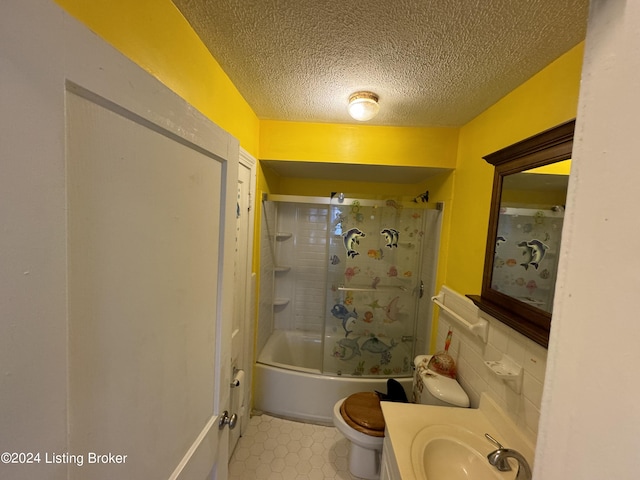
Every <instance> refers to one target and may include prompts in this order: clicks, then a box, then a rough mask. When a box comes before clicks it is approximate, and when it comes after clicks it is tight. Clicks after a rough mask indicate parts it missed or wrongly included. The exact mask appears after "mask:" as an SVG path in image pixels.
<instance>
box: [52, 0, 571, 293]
mask: <svg viewBox="0 0 640 480" xmlns="http://www.w3.org/2000/svg"><path fill="white" fill-rule="evenodd" d="M55 1H56V2H57V3H58V4H59V5H60V6H62V8H64V9H65V10H66V11H67V12H69V13H70V14H71V15H73V16H75V17H76V18H78V19H79V20H80V21H82V22H83V23H84V24H86V25H87V26H88V27H89V28H91V29H92V30H93V31H95V32H96V33H97V34H98V35H100V36H101V37H102V38H103V39H104V40H105V41H107V42H108V43H110V44H112V45H113V46H114V47H115V48H117V49H118V50H119V51H121V52H122V53H123V54H124V55H126V56H128V57H129V58H130V59H131V60H133V61H134V62H136V63H137V64H138V65H140V66H141V67H142V68H144V69H145V70H147V71H148V72H150V73H151V74H152V75H154V76H155V77H156V78H158V79H159V80H160V81H161V82H162V83H164V84H165V85H166V86H167V87H169V88H170V89H172V90H173V91H175V92H176V93H177V94H178V95H180V96H181V97H183V98H184V99H185V100H186V101H187V102H189V103H191V104H192V105H193V106H195V107H196V108H197V109H199V110H200V111H201V112H202V113H203V114H204V115H206V116H207V117H208V118H210V119H211V120H212V121H213V122H215V123H216V124H217V125H219V126H220V127H222V128H223V129H225V130H227V131H228V132H229V133H231V134H232V135H233V136H235V137H236V138H238V139H239V141H240V144H241V146H242V147H243V148H245V149H246V150H247V151H248V152H249V153H250V154H251V155H253V156H254V157H256V158H262V159H269V160H289V161H295V160H299V161H315V162H343V163H365V164H375V165H404V166H430V167H440V168H455V169H456V170H455V172H453V173H445V174H441V175H439V176H437V177H435V178H433V179H430V180H429V181H428V182H426V183H425V184H424V185H414V186H412V187H410V188H411V189H413V188H415V189H416V190H417V191H418V192H422V191H424V190H425V189H428V190H429V191H430V192H431V199H432V200H433V201H443V202H445V216H444V219H443V233H442V240H441V251H440V260H439V262H440V263H439V272H438V279H437V283H438V286H440V285H441V284H442V283H446V284H447V285H448V286H450V287H451V288H454V289H455V290H457V291H459V292H462V293H476V294H477V293H479V292H480V285H481V281H482V266H483V261H484V258H483V257H484V248H485V242H486V233H487V221H488V217H489V202H490V198H491V185H492V176H493V168H492V167H491V166H490V165H488V164H487V163H486V162H485V161H484V160H483V159H482V157H483V156H484V155H487V154H489V153H491V152H494V151H496V150H499V149H501V148H503V147H506V146H508V145H511V144H513V143H515V142H517V141H519V140H522V139H524V138H526V137H529V136H531V135H534V134H536V133H538V132H540V131H542V130H545V129H547V128H550V127H553V126H555V125H557V124H559V123H562V122H564V121H567V120H569V119H571V118H574V117H575V116H576V112H577V100H578V89H579V84H580V72H581V67H582V54H583V45H582V44H581V45H579V46H577V47H575V48H574V49H572V50H571V51H569V52H568V53H566V54H565V55H563V56H562V57H560V58H559V59H558V60H556V61H555V62H553V63H552V64H551V65H549V66H548V67H547V68H545V69H544V70H542V71H541V72H540V73H538V74H537V75H535V76H534V77H532V78H531V79H530V80H529V81H527V82H526V83H524V84H523V85H522V86H520V87H518V88H517V89H515V90H514V91H513V92H511V93H510V94H508V95H507V96H506V97H505V98H503V99H502V100H500V101H499V102H497V103H496V104H495V105H493V106H492V107H490V108H489V109H488V110H486V111H485V112H483V113H482V114H481V115H479V116H478V117H477V118H475V119H474V120H472V121H471V122H469V123H468V124H467V125H465V126H464V127H462V128H460V129H458V128H417V127H416V128H408V127H377V126H364V125H362V126H361V125H333V124H315V123H297V122H281V121H272V120H263V121H260V120H258V118H257V116H256V115H255V113H254V112H253V110H252V109H251V107H250V106H249V105H248V104H247V102H246V101H245V100H244V99H243V98H242V96H241V95H240V93H239V92H238V90H237V89H236V88H235V86H234V85H233V83H232V82H231V81H230V80H229V78H228V77H227V75H226V74H225V73H224V71H222V69H221V68H220V66H219V65H218V63H217V61H216V60H215V59H214V58H213V57H212V56H211V55H210V53H209V51H208V50H207V49H206V48H205V47H204V45H203V44H202V42H201V41H200V39H199V38H198V37H197V36H196V34H195V33H194V32H193V30H192V29H191V27H190V25H189V24H188V22H187V21H186V20H185V19H184V17H183V16H182V15H181V14H180V12H179V11H178V10H177V8H176V7H175V6H174V4H173V3H172V2H171V1H170V0H136V1H131V0H92V1H91V2H89V1H87V0H55ZM341 186H343V187H344V188H343V189H344V190H345V191H350V192H353V193H355V192H357V191H362V192H363V193H368V191H369V189H375V190H376V191H377V190H379V189H384V190H385V192H389V193H395V192H396V191H398V190H402V189H403V188H405V189H406V186H398V185H388V184H362V183H358V182H345V183H343V184H341ZM326 187H327V186H326V185H324V184H323V183H322V182H310V181H302V180H299V179H281V178H278V177H277V175H274V174H273V173H271V172H269V171H267V170H263V169H262V167H261V166H260V165H259V166H258V185H257V189H258V193H260V192H262V191H265V192H272V191H275V192H276V193H295V192H294V191H296V190H299V189H300V188H304V189H305V190H303V191H306V192H311V191H315V190H317V189H319V188H320V189H326ZM258 198H260V196H259V195H258ZM257 207H258V208H257V209H256V215H257V219H256V220H257V225H259V223H258V222H259V219H260V218H259V217H260V213H261V212H260V202H259V201H258V202H257ZM258 248H259V247H258V245H256V250H255V252H257V251H259V250H258ZM256 258H257V257H256ZM256 267H257V264H256V263H254V270H257V268H256Z"/></svg>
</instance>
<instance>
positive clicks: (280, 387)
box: [254, 331, 413, 425]
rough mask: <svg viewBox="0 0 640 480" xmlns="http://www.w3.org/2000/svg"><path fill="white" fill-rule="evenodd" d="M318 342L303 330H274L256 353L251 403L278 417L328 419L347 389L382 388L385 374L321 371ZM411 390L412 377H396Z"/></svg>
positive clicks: (348, 392)
mask: <svg viewBox="0 0 640 480" xmlns="http://www.w3.org/2000/svg"><path fill="white" fill-rule="evenodd" d="M321 362H322V342H321V340H320V338H318V337H317V336H315V337H313V336H310V335H308V334H305V333H303V332H285V331H275V332H273V334H272V335H271V337H269V340H268V341H267V343H266V345H265V347H264V348H263V349H262V352H261V353H260V356H259V357H258V363H256V366H255V373H254V381H255V383H254V408H255V409H256V410H259V411H263V412H265V413H270V414H273V415H276V416H279V417H284V418H289V419H293V420H300V421H304V422H309V423H317V424H322V425H331V424H332V423H333V420H332V416H333V405H334V404H335V403H336V402H337V401H338V400H340V399H341V398H343V397H346V396H349V395H351V394H352V393H357V392H365V391H369V392H371V391H374V390H377V391H380V392H386V391H387V378H386V377H383V378H366V377H352V376H330V375H323V374H322V371H321V367H322V365H321ZM396 380H398V381H399V382H400V383H401V384H402V386H403V387H404V390H405V392H406V393H407V397H410V395H411V383H412V380H413V379H412V377H410V376H409V377H405V378H396Z"/></svg>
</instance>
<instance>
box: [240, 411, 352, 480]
mask: <svg viewBox="0 0 640 480" xmlns="http://www.w3.org/2000/svg"><path fill="white" fill-rule="evenodd" d="M348 454H349V442H348V441H347V440H346V439H345V438H344V437H343V436H342V434H341V433H340V432H338V430H337V429H336V428H334V427H324V426H320V425H310V424H305V423H300V422H293V421H289V420H283V419H281V418H276V417H271V416H269V415H255V416H253V417H251V420H250V421H249V426H248V427H247V430H246V432H245V434H244V435H243V436H242V437H240V440H239V441H238V446H237V447H236V449H235V451H234V453H233V456H232V458H231V462H230V463H229V480H262V479H264V480H328V479H339V480H357V477H354V476H353V475H351V474H350V473H349V466H348V458H347V457H348Z"/></svg>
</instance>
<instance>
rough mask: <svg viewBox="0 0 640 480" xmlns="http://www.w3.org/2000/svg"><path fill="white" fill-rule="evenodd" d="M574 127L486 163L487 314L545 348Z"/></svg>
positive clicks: (482, 302)
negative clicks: (489, 177) (490, 170)
mask: <svg viewBox="0 0 640 480" xmlns="http://www.w3.org/2000/svg"><path fill="white" fill-rule="evenodd" d="M574 128H575V120H571V121H569V122H566V123H563V124H561V125H558V126H557V127H554V128H551V129H549V130H545V131H544V132H542V133H540V134H538V135H534V136H533V137H530V138H527V139H525V140H522V141H520V142H518V143H516V144H514V145H511V146H509V147H506V148H503V149H502V150H499V151H497V152H494V153H492V154H490V155H487V156H486V157H484V159H485V160H486V161H487V162H488V163H490V164H491V165H493V166H494V167H495V173H494V178H493V193H492V197H491V210H490V214H489V230H488V236H487V246H486V250H485V262H484V272H483V278H482V291H481V295H480V296H477V295H468V297H469V298H470V299H471V300H473V302H474V303H475V304H476V305H477V306H478V307H479V308H480V309H481V310H482V311H484V312H486V313H488V314H489V315H491V316H492V317H494V318H496V319H498V320H500V321H502V322H503V323H505V324H507V325H508V326H510V327H511V328H513V329H514V330H516V331H518V332H520V333H521V334H523V335H525V336H526V337H528V338H530V339H532V340H533V341H535V342H537V343H539V344H540V345H542V346H544V347H547V346H548V344H549V330H550V327H551V317H552V307H553V294H554V291H555V280H556V275H557V265H558V259H559V253H560V242H561V236H562V223H563V219H564V206H565V203H566V188H567V184H568V178H569V169H570V162H571V160H570V159H571V151H572V148H573V132H574Z"/></svg>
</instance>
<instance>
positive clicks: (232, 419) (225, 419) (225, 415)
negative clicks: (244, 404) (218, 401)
mask: <svg viewBox="0 0 640 480" xmlns="http://www.w3.org/2000/svg"><path fill="white" fill-rule="evenodd" d="M237 424H238V414H237V413H234V414H233V415H231V416H229V412H228V411H227V410H225V411H224V412H222V416H221V417H220V421H219V422H218V428H219V429H220V430H222V429H223V428H224V426H225V425H229V430H233V429H234V428H236V425H237Z"/></svg>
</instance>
